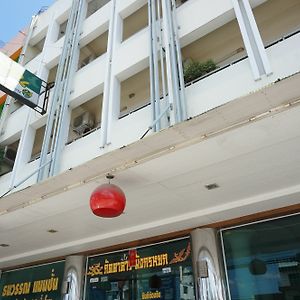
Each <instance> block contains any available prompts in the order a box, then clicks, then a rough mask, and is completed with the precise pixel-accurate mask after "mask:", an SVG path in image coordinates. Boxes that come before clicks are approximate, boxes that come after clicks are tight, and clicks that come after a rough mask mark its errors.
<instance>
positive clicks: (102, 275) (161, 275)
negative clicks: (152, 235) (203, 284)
mask: <svg viewBox="0 0 300 300" xmlns="http://www.w3.org/2000/svg"><path fill="white" fill-rule="evenodd" d="M86 275H87V276H86V284H85V300H138V299H166V300H167V299H168V300H182V299H189V300H193V299H195V292H194V277H193V271H192V259H191V243H190V240H189V239H180V240H176V241H170V242H165V243H159V244H155V245H150V246H146V247H141V248H137V249H131V250H126V251H120V252H115V253H110V254H105V255H100V256H94V257H89V258H88V265H87V274H86Z"/></svg>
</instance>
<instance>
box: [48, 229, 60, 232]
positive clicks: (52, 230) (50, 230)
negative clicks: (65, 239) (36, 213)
mask: <svg viewBox="0 0 300 300" xmlns="http://www.w3.org/2000/svg"><path fill="white" fill-rule="evenodd" d="M47 232H49V233H56V232H58V231H57V230H55V229H49V230H47Z"/></svg>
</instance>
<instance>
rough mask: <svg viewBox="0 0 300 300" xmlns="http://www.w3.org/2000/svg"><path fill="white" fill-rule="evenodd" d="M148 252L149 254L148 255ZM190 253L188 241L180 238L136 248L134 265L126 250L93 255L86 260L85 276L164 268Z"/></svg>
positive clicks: (182, 260)
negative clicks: (176, 240)
mask: <svg viewBox="0 0 300 300" xmlns="http://www.w3.org/2000/svg"><path fill="white" fill-rule="evenodd" d="M150 253H151V255H149V254H150ZM190 254H191V245H190V242H189V241H188V242H187V240H182V241H178V242H176V243H168V244H159V246H158V245H155V246H152V247H145V248H140V249H138V251H137V254H136V261H135V264H134V266H133V265H131V264H130V261H129V259H130V258H129V257H128V252H120V253H119V254H112V255H107V256H98V257H93V258H90V259H89V261H88V272H87V276H89V277H94V276H99V275H100V276H101V275H108V274H114V273H122V272H129V271H132V270H133V269H135V270H143V269H150V268H164V267H166V266H169V265H172V264H176V263H180V262H184V261H185V260H187V259H188V258H189V257H190Z"/></svg>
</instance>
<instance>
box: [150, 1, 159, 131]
mask: <svg viewBox="0 0 300 300" xmlns="http://www.w3.org/2000/svg"><path fill="white" fill-rule="evenodd" d="M151 1H152V2H151V17H152V26H151V28H152V49H153V50H152V53H153V71H154V74H153V75H154V105H155V119H157V117H158V116H159V115H160V95H159V75H158V57H157V52H158V51H157V17H156V5H155V0H151ZM160 129H161V125H160V120H159V121H158V122H157V123H156V131H159V130H160Z"/></svg>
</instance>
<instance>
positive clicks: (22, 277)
mask: <svg viewBox="0 0 300 300" xmlns="http://www.w3.org/2000/svg"><path fill="white" fill-rule="evenodd" d="M63 275H64V262H57V263H53V264H47V265H42V266H37V267H33V268H25V269H20V270H14V271H7V272H4V273H2V276H1V281H0V299H1V300H59V299H60V298H61V293H60V291H61V282H62V280H63Z"/></svg>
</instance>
